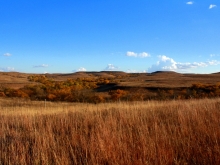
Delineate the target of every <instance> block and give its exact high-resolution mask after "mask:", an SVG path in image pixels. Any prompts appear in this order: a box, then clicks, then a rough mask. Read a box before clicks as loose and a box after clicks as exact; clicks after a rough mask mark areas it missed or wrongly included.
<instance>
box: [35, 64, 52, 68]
mask: <svg viewBox="0 0 220 165" xmlns="http://www.w3.org/2000/svg"><path fill="white" fill-rule="evenodd" d="M48 66H49V65H47V64H41V65H35V66H34V68H46V67H48Z"/></svg>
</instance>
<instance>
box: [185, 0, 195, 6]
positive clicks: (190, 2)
mask: <svg viewBox="0 0 220 165" xmlns="http://www.w3.org/2000/svg"><path fill="white" fill-rule="evenodd" d="M193 3H194V2H193V1H189V2H186V4H187V5H192V4H193Z"/></svg>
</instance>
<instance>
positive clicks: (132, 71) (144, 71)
mask: <svg viewBox="0 0 220 165" xmlns="http://www.w3.org/2000/svg"><path fill="white" fill-rule="evenodd" d="M126 72H127V73H147V71H146V70H143V71H137V70H132V69H128V70H127V71H126Z"/></svg>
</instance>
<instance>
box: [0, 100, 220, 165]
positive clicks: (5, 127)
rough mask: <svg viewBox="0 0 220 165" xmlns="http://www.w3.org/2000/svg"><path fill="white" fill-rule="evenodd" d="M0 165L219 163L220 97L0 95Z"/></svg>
mask: <svg viewBox="0 0 220 165" xmlns="http://www.w3.org/2000/svg"><path fill="white" fill-rule="evenodd" d="M0 105H1V108H0V121H1V122H0V164H2V165H3V164H4V165H5V164H22V165H25V164H65V165H68V164H89V165H91V164H106V165H107V164H114V165H115V164H126V165H129V164H163V165H166V164H219V162H220V129H219V128H220V100H219V99H212V100H208V99H207V100H194V101H193V100H191V101H189V100H188V101H167V102H156V101H150V102H132V103H124V102H122V103H108V104H97V105H95V104H70V103H68V104H67V103H47V104H46V107H45V105H44V102H30V101H21V100H0Z"/></svg>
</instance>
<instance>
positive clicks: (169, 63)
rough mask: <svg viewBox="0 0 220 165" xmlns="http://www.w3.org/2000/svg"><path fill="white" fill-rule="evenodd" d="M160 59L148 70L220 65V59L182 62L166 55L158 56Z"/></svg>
mask: <svg viewBox="0 0 220 165" xmlns="http://www.w3.org/2000/svg"><path fill="white" fill-rule="evenodd" d="M158 58H159V61H157V63H156V64H154V65H152V66H151V67H150V68H148V72H155V71H187V70H189V69H194V68H199V67H207V66H210V65H219V64H220V61H216V60H212V61H208V62H193V63H180V62H176V61H174V60H173V59H172V58H170V57H167V56H165V55H162V56H158Z"/></svg>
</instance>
